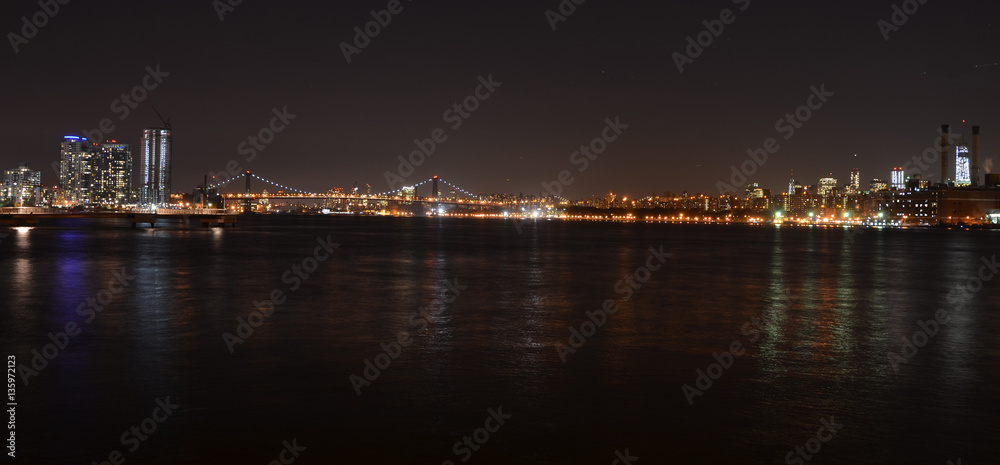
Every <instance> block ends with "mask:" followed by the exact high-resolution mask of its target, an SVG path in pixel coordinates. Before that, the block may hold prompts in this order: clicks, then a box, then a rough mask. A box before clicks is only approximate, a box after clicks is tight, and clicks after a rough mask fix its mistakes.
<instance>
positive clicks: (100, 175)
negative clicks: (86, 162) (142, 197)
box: [91, 141, 133, 205]
mask: <svg viewBox="0 0 1000 465" xmlns="http://www.w3.org/2000/svg"><path fill="white" fill-rule="evenodd" d="M97 149H98V151H97V152H96V153H94V154H93V155H92V156H91V161H92V162H93V163H92V164H93V169H92V173H91V176H92V179H93V185H92V188H91V197H92V200H91V201H92V203H95V204H101V205H125V204H128V203H131V202H132V201H133V199H132V146H131V145H129V144H119V143H118V141H104V143H103V144H100V145H99V146H98V147H97Z"/></svg>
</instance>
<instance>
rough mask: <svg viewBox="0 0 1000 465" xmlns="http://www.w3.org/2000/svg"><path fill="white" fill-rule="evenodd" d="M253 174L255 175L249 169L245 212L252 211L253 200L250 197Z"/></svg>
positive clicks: (244, 204)
mask: <svg viewBox="0 0 1000 465" xmlns="http://www.w3.org/2000/svg"><path fill="white" fill-rule="evenodd" d="M252 176H253V175H252V174H250V170H247V172H246V175H245V177H246V182H247V187H246V197H244V198H243V213H250V212H251V211H252V207H253V200H251V198H250V178H251V177H252Z"/></svg>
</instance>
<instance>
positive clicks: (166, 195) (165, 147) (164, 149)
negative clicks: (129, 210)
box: [139, 128, 171, 206]
mask: <svg viewBox="0 0 1000 465" xmlns="http://www.w3.org/2000/svg"><path fill="white" fill-rule="evenodd" d="M170 132H171V131H170V129H166V128H152V129H143V131H142V158H141V159H140V160H139V173H140V176H142V186H141V187H140V189H141V190H140V192H139V203H140V204H142V205H144V206H166V205H169V204H170V169H171V165H170V157H171V152H170V142H171V137H170Z"/></svg>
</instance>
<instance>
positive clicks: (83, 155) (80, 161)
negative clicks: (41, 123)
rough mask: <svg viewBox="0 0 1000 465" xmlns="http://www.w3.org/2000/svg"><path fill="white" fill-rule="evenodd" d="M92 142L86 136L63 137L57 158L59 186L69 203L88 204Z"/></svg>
mask: <svg viewBox="0 0 1000 465" xmlns="http://www.w3.org/2000/svg"><path fill="white" fill-rule="evenodd" d="M91 155H93V150H92V144H91V143H90V142H88V141H87V138H86V137H78V136H65V137H63V141H62V146H61V151H60V158H59V187H60V189H61V191H62V192H63V195H64V197H63V198H62V199H60V200H61V201H63V202H65V203H66V204H69V205H89V204H90V186H91V181H92V180H91V169H92V166H91V160H90V158H91Z"/></svg>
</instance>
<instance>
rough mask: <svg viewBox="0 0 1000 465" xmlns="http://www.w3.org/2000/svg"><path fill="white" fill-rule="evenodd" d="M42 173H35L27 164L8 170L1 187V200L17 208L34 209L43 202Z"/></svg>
mask: <svg viewBox="0 0 1000 465" xmlns="http://www.w3.org/2000/svg"><path fill="white" fill-rule="evenodd" d="M41 187H42V172H41V171H35V170H33V169H31V167H30V166H29V165H28V164H27V163H21V164H20V165H17V168H15V169H12V170H7V171H5V172H4V174H3V185H2V186H0V198H2V199H3V200H5V201H9V202H10V203H11V204H13V205H14V206H15V207H34V206H35V205H37V204H40V203H41V202H42V198H41V197H42V192H41Z"/></svg>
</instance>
